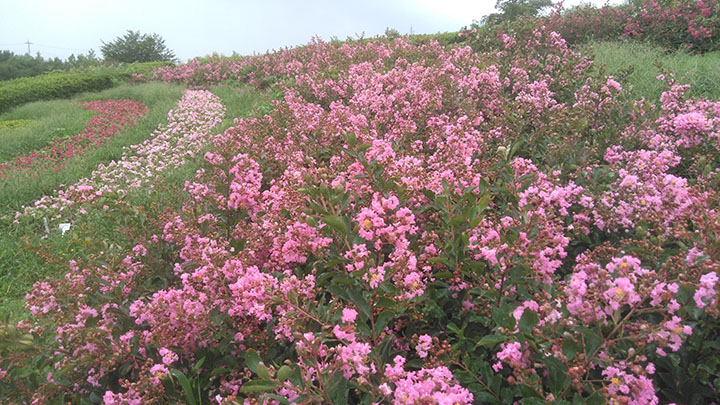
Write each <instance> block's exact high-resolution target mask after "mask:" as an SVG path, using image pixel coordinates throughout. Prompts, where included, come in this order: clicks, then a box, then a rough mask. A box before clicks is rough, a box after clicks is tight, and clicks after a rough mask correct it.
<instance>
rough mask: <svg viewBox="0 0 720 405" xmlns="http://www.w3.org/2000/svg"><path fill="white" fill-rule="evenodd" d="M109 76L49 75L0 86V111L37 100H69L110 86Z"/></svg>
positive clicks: (17, 80)
mask: <svg viewBox="0 0 720 405" xmlns="http://www.w3.org/2000/svg"><path fill="white" fill-rule="evenodd" d="M113 84H114V80H113V76H112V75H110V74H84V73H51V74H47V75H42V76H37V77H26V78H21V79H15V80H9V81H7V82H3V83H0V112H3V111H7V110H9V109H10V108H12V107H15V106H18V105H20V104H23V103H27V102H30V101H37V100H48V99H53V98H63V97H70V96H72V95H73V94H77V93H81V92H84V91H99V90H103V89H107V88H109V87H112V86H113Z"/></svg>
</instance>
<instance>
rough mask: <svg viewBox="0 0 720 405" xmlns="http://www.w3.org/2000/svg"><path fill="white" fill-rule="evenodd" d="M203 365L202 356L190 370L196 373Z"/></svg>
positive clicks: (203, 359)
mask: <svg viewBox="0 0 720 405" xmlns="http://www.w3.org/2000/svg"><path fill="white" fill-rule="evenodd" d="M203 363H205V356H203V357H202V358H201V359H200V360H198V361H197V363H195V365H194V366H193V368H192V371H194V372H197V371H198V370H200V367H202V365H203Z"/></svg>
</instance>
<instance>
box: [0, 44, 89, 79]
mask: <svg viewBox="0 0 720 405" xmlns="http://www.w3.org/2000/svg"><path fill="white" fill-rule="evenodd" d="M100 62H101V60H100V59H98V57H97V56H96V55H95V52H93V50H90V51H89V52H88V53H87V54H80V55H78V56H75V55H74V54H73V55H70V56H69V57H68V58H67V60H64V61H63V60H61V59H60V58H52V59H50V58H48V59H45V58H43V57H42V56H41V55H40V53H37V54H36V55H35V56H32V55H30V54H24V55H20V54H15V53H13V52H11V51H7V50H5V51H0V80H10V79H15V78H18V77H31V76H38V75H41V74H43V73H49V72H53V71H68V70H73V69H82V68H86V67H89V66H93V65H97V64H98V63H100Z"/></svg>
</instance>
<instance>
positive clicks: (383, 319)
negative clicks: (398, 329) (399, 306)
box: [375, 310, 395, 333]
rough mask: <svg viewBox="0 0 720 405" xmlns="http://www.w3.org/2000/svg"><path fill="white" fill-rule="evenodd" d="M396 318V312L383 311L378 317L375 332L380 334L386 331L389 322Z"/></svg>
mask: <svg viewBox="0 0 720 405" xmlns="http://www.w3.org/2000/svg"><path fill="white" fill-rule="evenodd" d="M394 316H395V312H393V311H391V310H387V311H383V312H381V313H380V315H378V317H377V319H376V320H375V332H376V333H380V332H382V331H383V329H385V327H386V326H387V324H388V322H390V320H391V319H392V318H393V317H394Z"/></svg>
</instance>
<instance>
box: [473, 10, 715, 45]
mask: <svg viewBox="0 0 720 405" xmlns="http://www.w3.org/2000/svg"><path fill="white" fill-rule="evenodd" d="M537 24H541V25H544V26H545V27H547V28H548V29H550V30H552V31H555V32H557V33H559V34H560V35H561V36H562V37H563V38H564V39H565V40H566V41H568V43H570V44H578V43H585V42H588V41H591V40H594V41H617V40H620V39H623V38H629V39H635V40H638V41H643V42H650V43H656V44H658V45H661V46H663V47H666V48H669V49H685V50H689V51H692V52H708V51H717V50H720V1H718V0H699V1H696V0H639V1H632V2H630V3H629V4H622V5H618V6H609V5H606V6H604V7H600V8H596V7H594V6H592V5H582V6H576V7H572V8H570V9H567V10H566V9H563V8H562V4H560V5H559V6H558V8H556V9H555V10H554V11H553V12H552V13H551V14H550V15H549V16H546V17H541V18H522V19H519V20H518V21H514V22H510V23H505V24H500V25H497V26H487V25H486V26H482V27H480V26H477V25H473V26H471V27H470V28H466V29H464V30H463V31H462V32H461V33H460V36H461V37H462V38H464V39H465V40H466V41H467V42H469V43H471V44H473V43H474V44H475V45H476V46H482V47H484V48H487V47H489V46H491V45H488V42H490V43H492V42H493V41H492V39H493V37H494V35H493V34H494V33H496V32H497V31H498V30H500V31H517V30H518V29H519V28H521V27H522V26H525V25H531V26H536V25H537Z"/></svg>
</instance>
